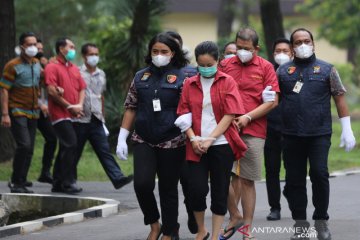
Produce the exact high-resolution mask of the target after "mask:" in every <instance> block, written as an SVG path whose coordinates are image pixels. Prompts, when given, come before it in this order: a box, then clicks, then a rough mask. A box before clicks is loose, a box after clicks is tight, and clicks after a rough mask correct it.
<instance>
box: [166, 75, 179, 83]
mask: <svg viewBox="0 0 360 240" xmlns="http://www.w3.org/2000/svg"><path fill="white" fill-rule="evenodd" d="M166 79H167V81H168V83H174V82H175V81H176V79H177V77H176V75H167V78H166Z"/></svg>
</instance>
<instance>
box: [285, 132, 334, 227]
mask: <svg viewBox="0 0 360 240" xmlns="http://www.w3.org/2000/svg"><path fill="white" fill-rule="evenodd" d="M330 145H331V135H330V134H329V135H323V136H316V137H297V136H288V135H284V161H285V165H286V186H285V189H284V195H285V196H286V198H287V200H288V203H289V208H290V210H291V213H292V218H293V219H294V220H305V219H306V207H307V203H308V200H307V194H306V193H307V192H306V174H307V163H308V161H309V163H310V168H309V175H310V180H311V182H312V201H313V205H314V207H315V211H314V213H313V219H314V220H328V219H329V215H328V212H327V210H328V207H329V192H330V187H329V172H328V166H327V164H328V154H329V148H330Z"/></svg>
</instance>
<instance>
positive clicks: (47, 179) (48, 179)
mask: <svg viewBox="0 0 360 240" xmlns="http://www.w3.org/2000/svg"><path fill="white" fill-rule="evenodd" d="M38 181H39V182H41V183H49V184H53V178H52V177H51V175H50V173H43V174H41V175H40V177H39V178H38Z"/></svg>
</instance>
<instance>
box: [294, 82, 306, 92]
mask: <svg viewBox="0 0 360 240" xmlns="http://www.w3.org/2000/svg"><path fill="white" fill-rule="evenodd" d="M303 85H304V83H303V82H300V81H297V82H296V84H295V86H294V89H293V92H296V93H299V92H300V91H301V88H302V86H303Z"/></svg>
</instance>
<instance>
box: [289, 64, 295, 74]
mask: <svg viewBox="0 0 360 240" xmlns="http://www.w3.org/2000/svg"><path fill="white" fill-rule="evenodd" d="M295 70H296V67H294V66H292V67H288V69H287V72H288V74H293V73H294V72H295Z"/></svg>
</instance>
